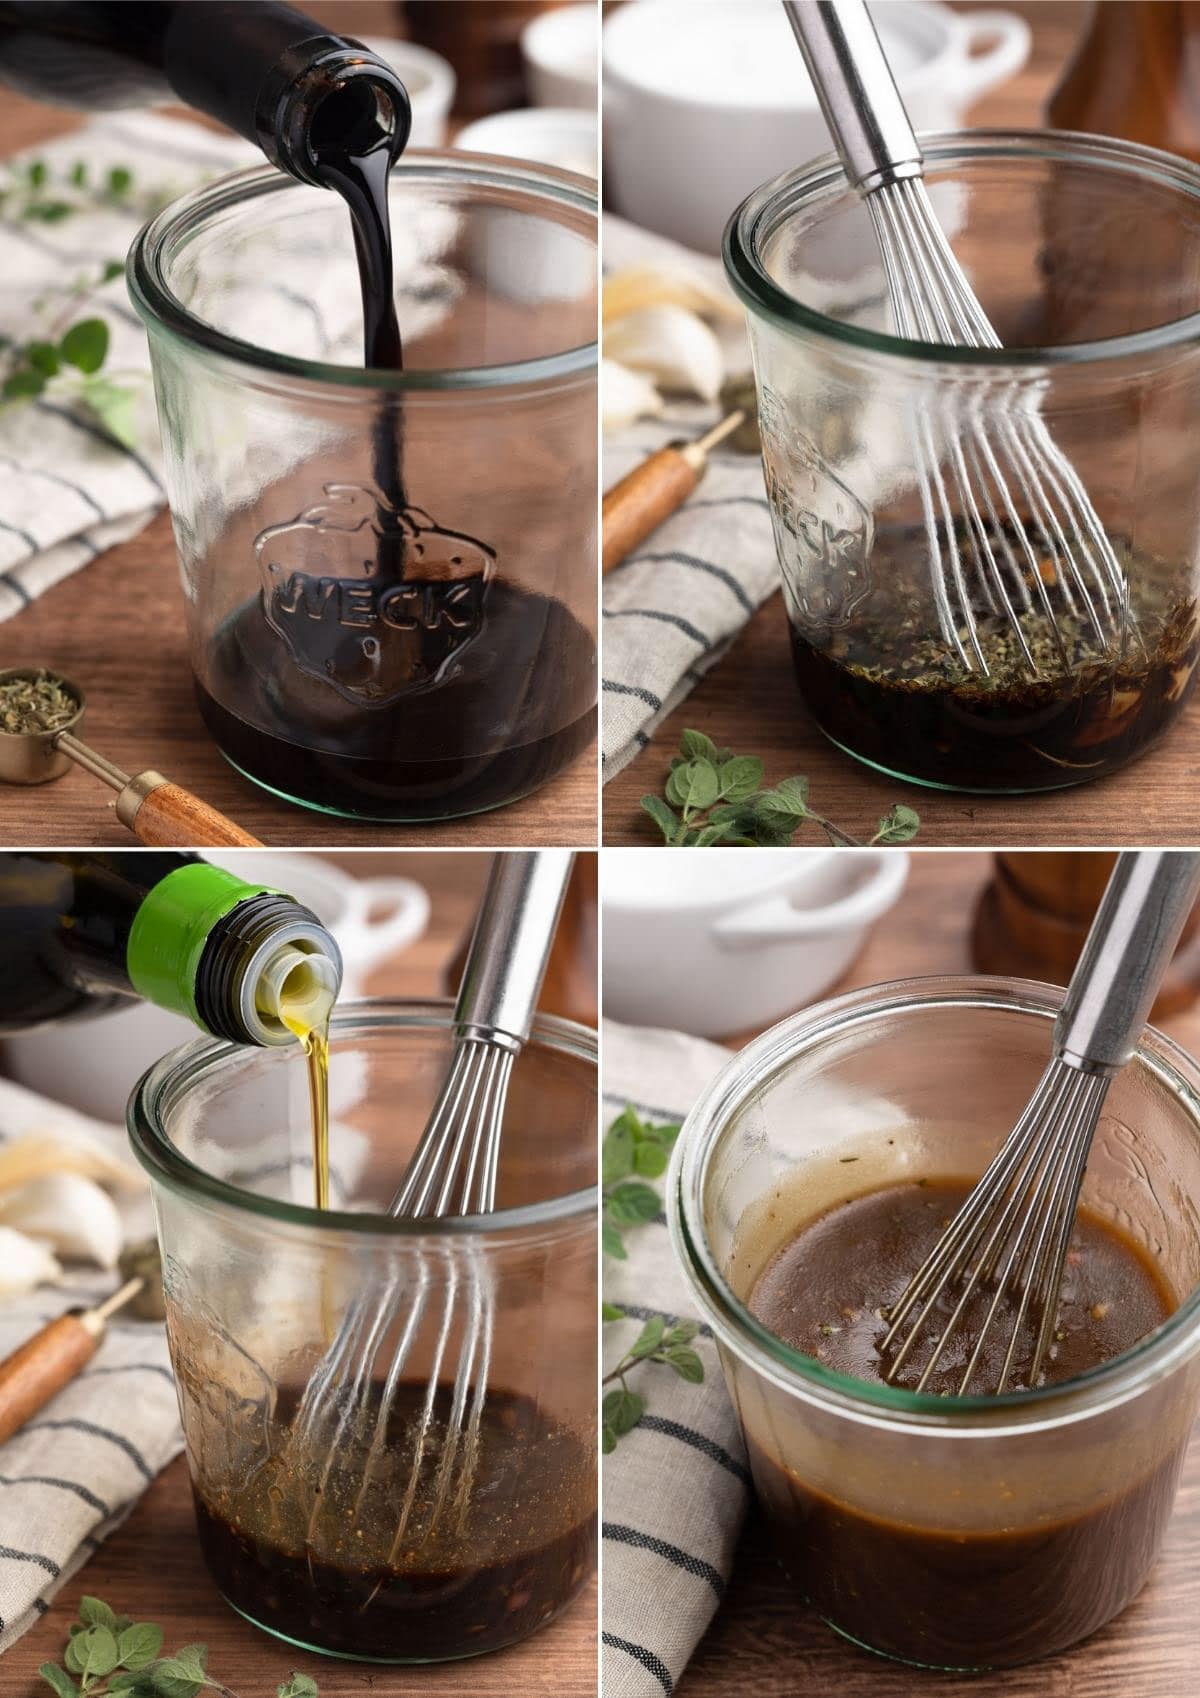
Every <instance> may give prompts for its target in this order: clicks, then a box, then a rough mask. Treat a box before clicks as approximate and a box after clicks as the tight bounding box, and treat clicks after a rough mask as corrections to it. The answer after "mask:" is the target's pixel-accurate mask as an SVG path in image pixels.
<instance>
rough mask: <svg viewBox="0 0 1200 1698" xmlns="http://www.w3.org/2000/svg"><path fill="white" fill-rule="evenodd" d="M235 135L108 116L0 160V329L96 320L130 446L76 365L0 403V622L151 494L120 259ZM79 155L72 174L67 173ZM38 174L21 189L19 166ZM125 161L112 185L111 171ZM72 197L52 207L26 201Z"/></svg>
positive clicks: (240, 145) (103, 541)
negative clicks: (34, 391) (60, 210)
mask: <svg viewBox="0 0 1200 1698" xmlns="http://www.w3.org/2000/svg"><path fill="white" fill-rule="evenodd" d="M254 158H255V150H254V148H253V147H251V146H250V144H249V143H247V142H242V141H235V140H233V139H226V138H225V137H223V136H218V135H214V134H213V133H212V132H211V131H209V130H203V129H200V128H199V127H198V126H197V125H195V124H188V123H184V122H176V121H174V120H172V119H169V118H165V117H161V116H157V115H155V114H149V113H120V114H116V115H113V116H111V117H108V116H106V117H103V118H98V119H96V120H94V121H93V122H90V123H88V124H87V125H86V126H85V127H84V128H83V129H80V130H76V131H74V132H72V133H71V134H70V135H67V136H62V137H58V138H56V139H55V140H53V141H50V142H45V143H43V144H42V145H40V146H38V147H36V148H32V149H30V150H29V151H28V152H26V153H24V154H18V155H16V156H15V157H14V158H12V159H10V160H7V161H5V162H4V165H3V168H2V171H0V177H2V180H0V189H3V190H4V191H5V192H4V194H3V198H2V199H0V251H2V252H3V256H4V264H3V268H2V269H3V281H2V283H0V334H3V335H4V336H5V337H7V338H10V339H11V340H12V341H14V342H17V343H24V342H26V341H29V340H30V339H33V338H54V337H55V335H56V334H57V335H61V334H62V330H63V328H65V326H66V325H69V324H71V323H72V322H74V321H75V320H77V319H80V318H83V317H96V318H102V319H103V320H104V321H105V323H106V324H107V326H108V330H109V338H110V342H109V351H108V356H107V358H106V360H105V363H104V366H103V367H102V368H101V371H100V373H99V374H98V380H106V379H108V377H109V374H112V376H111V380H112V381H113V382H117V383H120V385H121V386H122V387H124V388H128V389H131V390H132V391H133V393H134V396H135V401H134V407H135V414H134V417H135V424H136V434H137V443H138V446H137V448H136V449H133V450H131V449H128V448H123V447H122V446H121V445H120V444H119V443H117V442H116V441H114V439H113V438H112V437H110V436H109V435H108V434H107V432H106V431H105V429H104V426H103V424H102V422H101V419H100V416H99V415H98V414H97V412H96V411H95V410H94V409H93V408H92V407H90V406H89V405H88V404H87V403H86V401H85V400H84V399H83V397H82V395H79V394H75V393H73V391H79V390H81V389H83V387H84V383H85V380H83V379H82V378H81V377H80V375H79V374H78V373H67V374H65V375H64V377H63V378H62V379H59V380H52V381H51V383H50V384H49V386H48V388H47V390H46V391H45V392H44V394H43V395H42V396H40V397H38V398H37V399H34V400H32V401H20V402H15V403H11V402H10V403H8V404H5V405H2V406H0V620H3V619H8V618H11V617H12V615H13V614H16V613H19V612H20V611H21V609H22V608H23V607H25V606H26V605H27V604H28V603H29V602H31V601H32V600H33V599H34V598H35V597H37V596H39V595H41V594H42V593H43V592H44V591H45V590H48V589H49V588H50V587H51V586H52V585H54V584H56V583H58V582H59V581H60V580H61V579H62V578H65V577H67V576H68V575H69V574H70V573H72V572H75V571H77V570H78V569H79V568H80V567H81V566H84V565H86V564H87V562H88V561H89V560H92V559H94V558H95V556H96V555H97V554H100V553H102V552H103V551H104V550H105V549H107V548H111V547H113V546H114V545H115V544H116V543H118V542H124V541H125V540H126V539H127V538H129V537H131V536H135V535H136V534H137V532H138V531H140V530H141V529H142V528H143V526H145V525H146V524H148V523H149V521H150V520H151V519H152V518H153V516H154V514H155V513H156V512H157V511H158V509H159V508H160V507H161V506H162V505H163V504H164V502H165V500H166V497H165V494H164V491H163V483H162V456H161V453H160V450H159V446H158V430H157V425H156V423H155V417H154V399H153V394H152V392H151V386H150V358H149V354H148V352H147V348H146V337H145V332H144V331H143V329H142V322H141V320H140V318H139V317H138V315H137V313H136V312H135V311H134V309H133V307H132V306H131V305H130V302H129V297H128V294H127V292H126V288H125V277H124V274H123V272H122V273H121V274H119V275H117V276H114V277H112V278H110V279H109V280H108V281H107V282H103V281H100V279H102V278H103V274H104V268H105V266H106V264H108V262H110V261H112V262H114V264H115V262H117V261H121V262H123V261H124V259H125V255H126V252H127V251H128V249H129V247H130V244H131V243H132V241H133V239H134V237H135V236H136V235H137V232H138V229H139V228H140V226H141V224H142V223H143V221H144V219H145V218H146V217H147V216H149V214H150V213H151V212H152V211H154V210H155V209H156V208H157V207H158V206H160V205H164V204H165V203H166V202H167V201H168V200H170V199H172V198H173V197H174V196H175V195H177V194H179V193H182V192H183V191H184V190H186V189H189V188H192V187H194V186H195V185H196V184H197V183H199V182H201V181H203V180H204V179H205V178H207V177H213V176H219V175H221V174H222V173H223V172H225V171H230V170H233V169H234V168H235V167H236V166H238V165H245V164H247V163H250V162H252V161H253V159H254ZM80 162H85V163H86V176H85V178H84V181H83V183H82V184H80V183H78V182H72V180H71V177H72V172H73V171H74V170H75V168H76V166H77V165H78V164H79V163H80ZM35 165H36V167H37V175H38V177H39V179H41V178H42V172H43V170H44V173H45V176H44V181H41V182H40V186H38V187H36V188H35V187H34V185H33V184H31V182H30V180H29V175H28V173H29V171H30V168H31V167H34V166H35ZM124 170H128V171H129V172H131V174H132V183H131V184H130V185H129V187H128V188H127V189H126V190H125V191H124V192H123V193H121V194H120V195H119V196H114V195H113V193H112V191H111V189H110V186H109V178H110V173H111V172H113V171H124ZM55 203H57V204H59V205H67V206H70V207H71V209H72V210H71V211H70V213H69V214H68V215H66V216H62V217H59V218H55V217H53V216H51V217H49V218H44V217H36V216H27V212H28V209H29V207H30V206H31V205H34V206H37V205H40V206H42V207H52V206H53V205H54V204H55Z"/></svg>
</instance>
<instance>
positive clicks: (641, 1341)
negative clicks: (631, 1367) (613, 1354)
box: [627, 1315, 667, 1362]
mask: <svg viewBox="0 0 1200 1698" xmlns="http://www.w3.org/2000/svg"><path fill="white" fill-rule="evenodd" d="M666 1327H667V1323H666V1322H665V1321H664V1320H663V1318H662V1316H661V1315H651V1317H650V1319H649V1320H648V1321H647V1322H646V1324H645V1325H644V1326H643V1328H642V1330H641V1332H640V1333H639V1334H638V1335H637V1337H636V1338H635V1339H634V1341H633V1343H632V1345H630V1347H629V1350H628V1353H627V1354H628V1355H630V1356H632V1357H633V1359H634V1361H635V1362H640V1361H641V1360H642V1358H643V1357H645V1356H653V1355H654V1352H655V1351H656V1350H657V1349H658V1348H659V1346H660V1345H661V1343H662V1336H663V1333H664V1332H665V1331H666Z"/></svg>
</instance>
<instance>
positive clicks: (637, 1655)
mask: <svg viewBox="0 0 1200 1698" xmlns="http://www.w3.org/2000/svg"><path fill="white" fill-rule="evenodd" d="M602 1638H603V1640H604V1643H605V1644H606V1645H607V1646H608V1647H609V1649H610V1650H613V1651H624V1653H625V1655H626V1656H627V1657H632V1658H633V1660H634V1662H636V1663H641V1665H642V1667H643V1668H644V1669H646V1670H647V1672H648V1673H650V1674H652V1675H653V1676H654V1678H655V1680H657V1681H658V1682H659V1683H660V1684H661V1686H662V1689H663V1691H664V1692H665V1693H666V1695H667V1698H671V1694H672V1693H673V1692H674V1690H675V1682H674V1681H673V1680H672V1679H671V1671H670V1669H668V1667H667V1665H666V1663H664V1662H663V1660H662V1658H661V1657H656V1656H655V1655H654V1652H653V1651H648V1650H647V1649H646V1647H645V1646H644V1645H635V1644H634V1642H633V1640H632V1639H618V1638H617V1636H616V1634H615V1633H605V1634H603V1635H602Z"/></svg>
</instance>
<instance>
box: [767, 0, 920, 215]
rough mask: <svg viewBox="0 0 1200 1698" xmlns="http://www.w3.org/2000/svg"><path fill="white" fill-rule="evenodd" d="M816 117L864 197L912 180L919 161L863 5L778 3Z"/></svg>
mask: <svg viewBox="0 0 1200 1698" xmlns="http://www.w3.org/2000/svg"><path fill="white" fill-rule="evenodd" d="M783 9H784V11H785V12H786V13H787V15H788V20H789V22H790V23H791V26H792V30H793V32H794V34H795V37H796V40H797V42H798V43H799V44H800V51H801V53H802V54H803V55H804V63H805V64H806V65H807V66H808V73H809V75H810V76H811V78H812V80H813V86H814V88H815V89H816V93H817V99H818V100H819V101H820V103H821V111H822V112H823V113H824V115H825V122H826V123H827V124H828V125H829V129H830V133H831V134H832V136H833V139H834V143H835V145H836V147H837V150H838V156H839V158H840V159H841V161H842V164H843V165H844V166H845V167H846V174H847V176H848V177H849V178H850V181H851V183H852V184H853V185H854V187H855V188H857V189H860V190H861V191H862V193H863V194H870V192H871V191H872V189H878V188H882V187H883V185H884V184H885V183H897V182H899V181H900V180H901V179H902V178H904V177H919V176H920V175H921V171H922V167H923V164H924V160H923V158H922V154H921V149H920V148H919V147H918V145H917V138H916V136H915V135H914V134H913V127H912V125H911V124H910V123H909V121H908V113H907V112H906V111H905V110H904V102H903V101H902V100H901V98H900V94H899V91H898V90H897V88H896V83H895V79H894V78H893V76H892V72H891V68H890V66H889V65H888V62H887V59H886V57H885V55H884V51H883V48H882V47H881V46H880V42H879V36H878V35H877V34H876V31H875V25H874V24H873V23H872V22H871V14H870V13H869V12H868V11H867V8H866V5H865V3H864V0H783Z"/></svg>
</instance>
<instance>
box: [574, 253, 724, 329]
mask: <svg viewBox="0 0 1200 1698" xmlns="http://www.w3.org/2000/svg"><path fill="white" fill-rule="evenodd" d="M659 306H674V307H686V308H687V310H688V311H689V312H693V313H699V314H700V315H701V317H702V318H710V319H712V320H713V321H714V323H716V324H727V325H731V326H734V327H736V328H737V329H739V330H740V329H741V327H742V325H743V323H744V317H743V313H742V308H741V306H740V305H739V304H738V302H737V301H736V300H735V299H734V298H733V296H732V295H731V294H730V292H729V290H728V289H726V288H724V287H718V286H717V285H716V284H713V283H710V282H709V281H708V279H707V278H706V277H704V276H703V274H702V273H700V272H699V271H696V272H689V273H687V274H685V273H684V272H682V271H672V270H669V269H668V268H667V267H666V266H662V265H627V266H625V267H623V268H622V269H621V270H620V271H614V272H613V273H612V274H611V276H609V277H606V278H605V280H604V300H603V314H604V322H605V324H606V325H608V324H609V323H610V322H611V321H612V320H614V319H618V318H624V317H625V315H626V314H627V313H632V312H640V311H641V310H642V308H643V307H659Z"/></svg>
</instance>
